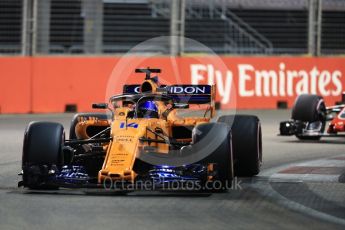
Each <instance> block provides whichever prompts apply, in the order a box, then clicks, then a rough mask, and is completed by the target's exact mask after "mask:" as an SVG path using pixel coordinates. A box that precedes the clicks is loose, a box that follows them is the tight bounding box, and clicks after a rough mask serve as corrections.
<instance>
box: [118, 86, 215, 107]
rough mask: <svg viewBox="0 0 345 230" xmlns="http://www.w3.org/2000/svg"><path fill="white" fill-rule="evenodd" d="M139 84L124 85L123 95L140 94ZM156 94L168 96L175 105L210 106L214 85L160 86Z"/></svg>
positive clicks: (212, 99) (213, 98) (213, 96)
mask: <svg viewBox="0 0 345 230" xmlns="http://www.w3.org/2000/svg"><path fill="white" fill-rule="evenodd" d="M140 86H141V85H139V84H134V85H124V86H123V93H124V94H140ZM157 90H158V92H161V93H162V94H165V95H167V96H170V97H172V98H173V99H174V101H176V102H177V103H188V104H211V103H213V102H214V100H215V92H216V91H215V86H214V85H170V86H162V87H160V88H158V89H157Z"/></svg>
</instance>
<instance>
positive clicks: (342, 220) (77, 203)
mask: <svg viewBox="0 0 345 230" xmlns="http://www.w3.org/2000/svg"><path fill="white" fill-rule="evenodd" d="M240 113H247V114H255V115H257V116H258V117H259V118H260V119H261V122H262V129H263V149H264V152H263V154H264V155H263V156H264V157H263V162H264V165H263V171H262V173H261V174H260V175H259V176H257V177H255V178H253V179H248V178H239V180H240V187H238V188H237V189H233V190H230V191H228V192H226V193H217V194H194V193H176V192H175V193H168V192H152V191H147V192H134V193H130V194H127V195H121V194H114V193H109V192H102V191H92V190H90V189H88V190H70V189H60V190H58V191H29V190H27V189H23V188H17V182H18V180H19V179H20V178H19V176H17V174H18V172H19V171H20V160H21V148H22V138H23V132H24V129H25V126H26V125H27V123H28V122H30V121H32V120H45V121H56V122H61V123H62V124H63V125H64V126H65V129H66V130H68V129H69V121H70V119H71V117H72V116H73V114H49V115H1V116H0V137H1V138H0V146H1V148H0V229H1V230H7V229H345V184H344V183H334V182H329V181H322V179H321V180H320V181H315V182H301V181H279V180H275V181H270V179H269V178H270V174H272V173H274V172H275V171H276V169H277V168H279V167H284V165H287V164H294V163H299V162H305V161H310V160H315V159H321V158H329V157H336V156H339V155H344V154H345V138H340V139H335V138H332V139H323V140H321V141H320V142H300V141H297V139H295V138H294V137H278V136H277V132H278V123H279V121H280V120H284V119H288V118H289V113H290V111H288V110H279V111H270V110H265V111H240Z"/></svg>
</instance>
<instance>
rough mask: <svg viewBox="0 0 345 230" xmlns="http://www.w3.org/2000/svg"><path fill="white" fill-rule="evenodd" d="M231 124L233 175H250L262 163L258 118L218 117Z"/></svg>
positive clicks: (257, 169) (257, 171)
mask: <svg viewBox="0 0 345 230" xmlns="http://www.w3.org/2000/svg"><path fill="white" fill-rule="evenodd" d="M218 122H224V123H226V124H228V125H229V126H231V133H232V143H233V156H234V171H235V176H245V177H252V176H255V175H257V174H259V172H260V168H261V165H262V133H261V124H260V121H259V118H258V117H256V116H250V115H227V116H221V117H219V118H218Z"/></svg>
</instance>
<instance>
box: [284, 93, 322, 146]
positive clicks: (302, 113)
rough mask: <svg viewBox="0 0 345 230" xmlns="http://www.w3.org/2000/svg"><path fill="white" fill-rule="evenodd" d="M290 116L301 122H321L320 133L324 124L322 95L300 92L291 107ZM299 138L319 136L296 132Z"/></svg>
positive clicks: (305, 138) (315, 138) (309, 138)
mask: <svg viewBox="0 0 345 230" xmlns="http://www.w3.org/2000/svg"><path fill="white" fill-rule="evenodd" d="M291 118H292V119H293V120H295V121H302V122H308V123H311V122H321V123H322V126H321V130H320V131H321V133H322V132H324V130H325V126H326V105H325V102H324V100H323V98H322V97H320V96H318V95H309V94H302V95H299V96H298V97H297V99H296V101H295V104H294V106H293V108H292V114H291ZM296 137H297V138H298V139H301V140H319V139H320V138H321V137H320V136H302V135H301V134H298V133H297V134H296Z"/></svg>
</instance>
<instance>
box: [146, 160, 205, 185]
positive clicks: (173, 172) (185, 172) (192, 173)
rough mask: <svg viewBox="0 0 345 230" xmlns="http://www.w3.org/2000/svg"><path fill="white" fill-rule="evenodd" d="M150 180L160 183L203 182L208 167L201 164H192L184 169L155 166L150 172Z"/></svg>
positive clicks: (183, 167)
mask: <svg viewBox="0 0 345 230" xmlns="http://www.w3.org/2000/svg"><path fill="white" fill-rule="evenodd" d="M149 175H150V178H151V179H152V180H154V181H157V182H159V183H166V182H174V181H179V182H183V181H201V180H204V179H205V178H206V176H207V167H205V166H203V165H201V164H192V165H186V166H182V167H172V166H166V165H161V166H154V168H153V169H151V170H150V171H149Z"/></svg>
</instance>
